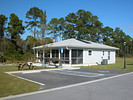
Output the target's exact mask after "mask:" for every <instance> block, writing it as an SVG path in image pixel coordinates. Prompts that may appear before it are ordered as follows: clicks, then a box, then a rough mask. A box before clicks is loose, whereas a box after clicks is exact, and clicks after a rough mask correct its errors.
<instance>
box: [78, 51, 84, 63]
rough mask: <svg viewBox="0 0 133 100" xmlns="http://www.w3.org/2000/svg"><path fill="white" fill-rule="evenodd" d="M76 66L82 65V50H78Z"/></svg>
mask: <svg viewBox="0 0 133 100" xmlns="http://www.w3.org/2000/svg"><path fill="white" fill-rule="evenodd" d="M77 58H78V64H83V50H78V57H77Z"/></svg>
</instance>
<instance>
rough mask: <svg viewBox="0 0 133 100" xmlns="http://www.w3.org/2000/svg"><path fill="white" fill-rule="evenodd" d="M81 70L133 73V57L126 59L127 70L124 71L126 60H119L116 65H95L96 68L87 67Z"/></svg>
mask: <svg viewBox="0 0 133 100" xmlns="http://www.w3.org/2000/svg"><path fill="white" fill-rule="evenodd" d="M81 68H91V69H105V70H123V71H133V57H131V58H126V69H124V58H117V59H116V63H115V64H109V65H94V66H89V67H88V66H86V67H81Z"/></svg>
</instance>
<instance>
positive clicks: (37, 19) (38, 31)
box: [0, 7, 133, 61]
mask: <svg viewBox="0 0 133 100" xmlns="http://www.w3.org/2000/svg"><path fill="white" fill-rule="evenodd" d="M46 17H47V16H46V11H43V10H42V9H39V8H38V7H33V8H30V9H29V11H27V13H26V18H27V21H25V23H26V26H24V25H23V21H22V20H20V19H19V17H18V16H17V15H16V14H14V13H12V14H10V17H9V21H8V18H7V17H6V16H5V15H3V14H1V15H0V47H1V48H0V61H5V60H10V61H19V60H27V58H28V57H29V56H31V55H33V50H32V47H34V46H38V45H43V44H47V43H51V42H53V41H54V42H56V41H61V40H65V39H69V38H76V39H85V40H89V41H93V42H97V43H103V44H107V45H110V46H115V47H118V48H120V50H119V51H117V56H121V57H122V56H123V54H124V45H123V43H124V42H127V45H126V53H127V54H128V55H132V54H133V38H132V37H130V36H129V35H126V34H125V33H124V32H123V31H122V30H121V29H120V28H119V27H116V28H115V29H113V28H111V27H109V26H106V27H103V23H102V22H100V21H99V19H98V17H97V16H95V15H92V13H91V12H89V11H85V10H82V9H80V10H78V11H77V12H76V13H69V14H68V15H67V16H65V17H64V18H63V17H61V18H59V19H58V18H52V19H51V20H50V21H49V22H47V20H46ZM26 29H27V30H29V32H31V33H33V36H27V38H26V39H25V40H23V39H22V38H21V34H24V33H25V30H26Z"/></svg>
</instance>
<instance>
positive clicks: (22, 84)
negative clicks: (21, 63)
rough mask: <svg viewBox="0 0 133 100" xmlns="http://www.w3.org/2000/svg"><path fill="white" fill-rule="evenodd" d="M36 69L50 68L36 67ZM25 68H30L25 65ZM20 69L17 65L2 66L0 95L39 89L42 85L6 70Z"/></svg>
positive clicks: (0, 68) (0, 71) (0, 70)
mask: <svg viewBox="0 0 133 100" xmlns="http://www.w3.org/2000/svg"><path fill="white" fill-rule="evenodd" d="M35 69H48V68H42V67H35ZM24 70H28V67H25V68H24ZM8 71H18V67H17V66H0V97H5V96H11V95H17V94H22V93H28V92H33V91H37V90H39V88H40V85H38V84H35V83H32V82H29V81H26V80H22V79H19V78H16V77H13V76H10V75H8V74H6V73H4V72H8Z"/></svg>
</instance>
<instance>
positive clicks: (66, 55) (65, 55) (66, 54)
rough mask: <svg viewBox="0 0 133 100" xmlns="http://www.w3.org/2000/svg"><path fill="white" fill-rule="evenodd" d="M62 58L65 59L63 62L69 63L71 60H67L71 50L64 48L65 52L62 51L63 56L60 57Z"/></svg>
mask: <svg viewBox="0 0 133 100" xmlns="http://www.w3.org/2000/svg"><path fill="white" fill-rule="evenodd" d="M60 58H61V59H62V60H64V61H63V63H67V64H68V63H69V61H67V60H69V50H67V49H63V53H61V57H60ZM65 60H66V61H65Z"/></svg>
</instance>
